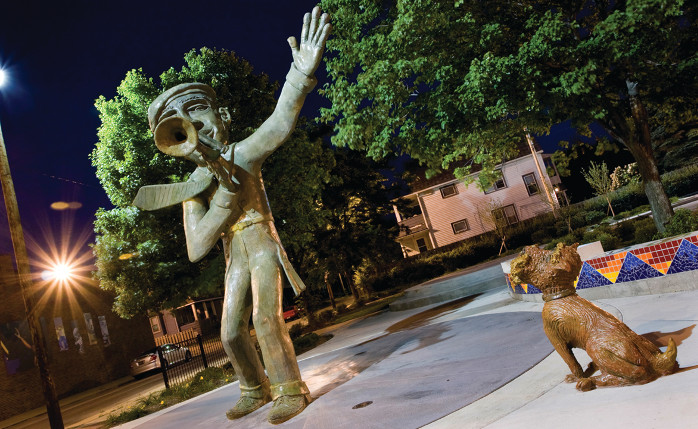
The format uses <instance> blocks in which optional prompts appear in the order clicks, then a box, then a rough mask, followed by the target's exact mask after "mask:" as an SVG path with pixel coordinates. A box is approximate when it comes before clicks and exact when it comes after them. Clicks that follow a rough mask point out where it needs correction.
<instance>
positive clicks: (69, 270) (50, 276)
mask: <svg viewBox="0 0 698 429" xmlns="http://www.w3.org/2000/svg"><path fill="white" fill-rule="evenodd" d="M72 277H73V267H71V266H70V265H68V264H56V265H55V266H54V267H53V268H52V269H50V270H44V271H42V272H41V278H42V279H43V280H46V281H48V280H57V281H59V282H65V281H68V280H70V279H71V278H72Z"/></svg>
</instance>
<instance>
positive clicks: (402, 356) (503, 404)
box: [123, 290, 698, 429]
mask: <svg viewBox="0 0 698 429" xmlns="http://www.w3.org/2000/svg"><path fill="white" fill-rule="evenodd" d="M597 304H599V305H600V306H602V307H603V308H604V309H606V310H607V311H610V312H612V313H614V314H616V315H618V316H620V317H622V318H623V320H624V321H625V323H626V324H628V325H629V326H630V328H631V329H633V330H635V331H636V332H638V333H640V334H647V335H649V336H651V337H652V338H653V339H655V340H657V341H659V342H662V341H664V342H665V341H666V340H667V338H668V336H672V337H673V338H674V340H675V341H676V343H677V344H678V360H679V364H680V366H681V368H682V369H681V371H679V372H678V373H676V374H673V375H671V376H668V377H664V378H660V379H659V380H657V381H654V382H652V383H649V384H646V385H643V386H631V387H622V388H605V389H598V390H595V391H591V392H584V393H582V392H578V391H577V390H575V388H574V385H573V384H566V383H564V377H565V375H566V374H567V373H568V372H569V371H568V369H567V367H566V366H565V364H564V363H563V362H562V359H561V358H560V357H559V356H558V355H557V354H555V353H552V346H550V344H549V342H548V341H547V338H546V337H545V335H544V334H543V330H542V325H541V324H542V322H541V319H540V311H541V308H542V304H538V303H530V302H520V301H516V300H513V299H511V298H510V297H509V295H508V293H507V292H506V291H505V290H497V291H490V292H485V293H483V294H480V295H477V296H475V297H471V298H467V299H461V300H458V301H455V302H451V303H447V304H442V305H433V306H431V307H423V308H419V309H413V310H407V311H403V312H390V311H386V312H383V313H381V314H378V315H375V316H373V317H370V318H366V319H363V320H359V321H354V322H352V323H348V324H345V325H343V326H341V327H340V328H338V329H337V330H335V331H334V332H333V333H334V335H335V337H334V338H333V339H332V340H330V341H328V342H326V343H324V344H322V345H321V346H319V347H317V348H316V349H314V350H311V351H310V352H308V353H307V354H305V355H303V356H301V357H300V366H301V371H302V373H303V378H304V379H305V380H306V382H307V383H308V385H309V387H310V389H311V392H312V395H313V397H314V398H315V400H314V402H313V403H312V404H311V405H310V406H309V407H308V408H307V409H306V410H305V411H304V412H303V413H302V414H300V415H299V416H297V417H296V418H294V419H292V420H290V421H288V422H286V423H283V424H281V425H279V426H278V427H281V428H313V429H314V428H320V429H322V428H331V429H339V428H362V429H368V428H401V429H403V428H404V429H407V428H420V427H424V428H429V429H442V428H454V429H455V428H458V429H461V428H482V427H487V428H536V429H544V428H556V429H558V428H560V427H565V428H586V427H589V426H593V427H595V428H618V427H633V428H634V429H644V428H660V427H661V428H665V427H676V428H679V427H680V428H691V427H696V428H698V336H696V335H693V331H694V328H695V325H696V320H698V305H697V304H698V291H690V292H680V293H674V294H664V295H650V296H639V297H632V298H616V299H607V300H602V301H598V302H597ZM578 359H579V360H580V363H582V365H583V366H585V365H586V363H587V362H588V358H587V357H586V355H585V354H584V352H580V353H578ZM238 396H239V390H238V386H237V384H233V385H228V386H225V387H222V388H220V389H218V390H215V391H213V392H210V393H208V394H206V395H203V396H200V397H198V398H194V399H192V400H190V401H187V402H185V403H183V404H179V405H178V406H175V407H172V408H169V409H166V410H163V411H161V412H159V413H156V414H154V415H151V416H147V417H144V418H142V419H139V420H136V421H134V422H131V423H128V424H126V425H124V426H123V427H124V428H153V427H170V428H198V427H201V428H210V427H230V428H269V427H274V426H271V425H269V424H268V423H266V420H265V418H266V414H267V413H268V410H269V407H270V405H267V406H265V407H263V408H262V409H260V410H258V411H256V412H255V413H252V414H251V415H249V416H247V417H245V418H243V419H241V420H237V421H234V422H231V421H228V420H226V418H225V411H226V410H227V409H228V408H230V407H231V406H232V404H234V403H235V401H236V400H237V398H238Z"/></svg>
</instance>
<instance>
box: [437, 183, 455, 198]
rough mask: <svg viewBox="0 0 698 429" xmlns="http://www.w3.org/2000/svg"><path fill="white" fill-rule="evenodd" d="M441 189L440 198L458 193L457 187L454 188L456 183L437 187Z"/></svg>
mask: <svg viewBox="0 0 698 429" xmlns="http://www.w3.org/2000/svg"><path fill="white" fill-rule="evenodd" d="M439 191H441V198H448V197H452V196H454V195H457V194H458V189H456V184H455V183H453V184H451V185H446V186H444V187H442V188H440V189H439Z"/></svg>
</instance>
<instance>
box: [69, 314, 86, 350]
mask: <svg viewBox="0 0 698 429" xmlns="http://www.w3.org/2000/svg"><path fill="white" fill-rule="evenodd" d="M70 329H71V330H72V331H73V341H74V342H75V347H77V349H78V352H79V353H80V354H81V355H84V354H85V343H84V341H83V340H82V334H80V328H78V321H77V320H71V321H70Z"/></svg>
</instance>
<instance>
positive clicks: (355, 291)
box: [339, 273, 363, 305]
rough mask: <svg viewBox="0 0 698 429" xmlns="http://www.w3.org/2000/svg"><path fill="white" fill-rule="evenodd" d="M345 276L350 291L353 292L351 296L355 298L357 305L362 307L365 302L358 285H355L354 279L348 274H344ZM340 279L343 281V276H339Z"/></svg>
mask: <svg viewBox="0 0 698 429" xmlns="http://www.w3.org/2000/svg"><path fill="white" fill-rule="evenodd" d="M344 276H345V277H346V278H347V284H348V285H349V289H350V290H351V294H352V295H353V296H354V302H355V303H356V304H357V305H360V304H361V303H362V302H363V300H362V299H361V295H359V291H358V289H356V285H355V284H354V281H353V279H352V278H351V276H349V275H347V274H346V273H344ZM339 279H340V280H341V279H342V275H341V274H340V275H339Z"/></svg>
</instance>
